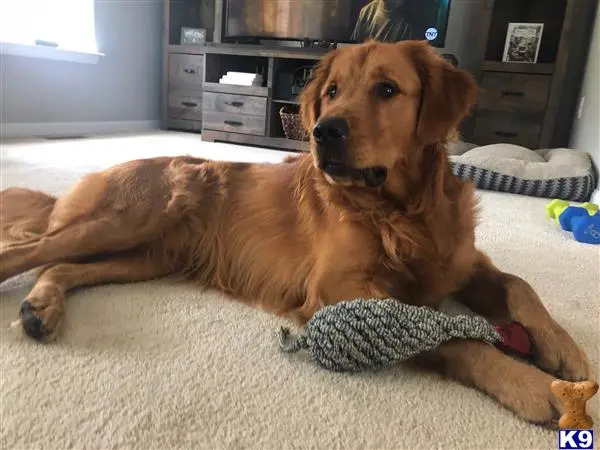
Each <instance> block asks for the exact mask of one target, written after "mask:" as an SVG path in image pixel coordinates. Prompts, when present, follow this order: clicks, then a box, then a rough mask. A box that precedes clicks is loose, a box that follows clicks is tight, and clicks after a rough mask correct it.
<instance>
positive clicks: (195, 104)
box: [168, 89, 202, 120]
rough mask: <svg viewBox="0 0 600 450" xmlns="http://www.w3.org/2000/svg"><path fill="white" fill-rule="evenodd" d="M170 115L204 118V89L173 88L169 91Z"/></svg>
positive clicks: (192, 118)
mask: <svg viewBox="0 0 600 450" xmlns="http://www.w3.org/2000/svg"><path fill="white" fill-rule="evenodd" d="M168 104H169V109H168V116H169V117H173V118H176V119H189V120H202V91H201V90H193V89H192V90H187V89H172V90H170V91H169V100H168Z"/></svg>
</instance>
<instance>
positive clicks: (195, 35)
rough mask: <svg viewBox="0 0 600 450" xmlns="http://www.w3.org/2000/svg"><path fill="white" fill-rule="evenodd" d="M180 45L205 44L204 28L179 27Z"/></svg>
mask: <svg viewBox="0 0 600 450" xmlns="http://www.w3.org/2000/svg"><path fill="white" fill-rule="evenodd" d="M180 41H181V45H186V44H200V45H202V44H205V43H206V30H205V29H204V28H188V27H181V39H180Z"/></svg>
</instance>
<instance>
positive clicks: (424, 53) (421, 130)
mask: <svg viewBox="0 0 600 450" xmlns="http://www.w3.org/2000/svg"><path fill="white" fill-rule="evenodd" d="M410 53H411V57H412V60H413V62H414V64H415V68H416V70H417V73H418V74H419V78H420V80H421V94H420V99H419V107H418V113H417V126H416V133H417V137H418V138H419V139H420V140H421V142H423V143H425V144H431V143H433V142H436V141H440V140H445V139H446V138H447V137H448V135H449V134H451V133H453V132H454V130H455V129H456V127H457V126H458V125H459V124H460V122H461V121H462V120H463V119H464V118H465V117H466V116H467V114H468V113H469V110H470V109H471V107H472V106H473V105H474V104H475V103H476V102H477V95H478V88H477V84H476V83H475V80H474V79H473V77H471V75H469V74H468V73H467V72H466V71H464V70H462V69H459V68H457V67H455V66H454V65H453V64H451V63H450V62H448V61H447V60H445V59H444V58H443V57H442V56H441V55H439V54H438V53H437V52H436V51H435V50H434V49H433V47H431V45H429V44H428V43H427V42H417V43H415V44H414V45H413V46H412V47H411V49H410Z"/></svg>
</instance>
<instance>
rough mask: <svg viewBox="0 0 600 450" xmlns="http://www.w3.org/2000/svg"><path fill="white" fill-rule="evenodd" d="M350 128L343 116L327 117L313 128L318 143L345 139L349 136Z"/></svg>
mask: <svg viewBox="0 0 600 450" xmlns="http://www.w3.org/2000/svg"><path fill="white" fill-rule="evenodd" d="M349 133H350V128H349V127H348V122H347V121H346V119H344V118H343V117H327V118H325V119H322V120H320V121H319V122H318V123H317V124H316V125H315V127H314V128H313V132H312V134H313V136H314V138H315V141H316V142H317V143H318V144H326V143H333V142H340V141H344V140H346V139H347V138H348V134H349Z"/></svg>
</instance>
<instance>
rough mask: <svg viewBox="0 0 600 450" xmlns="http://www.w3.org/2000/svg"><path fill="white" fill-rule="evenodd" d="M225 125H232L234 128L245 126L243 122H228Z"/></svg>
mask: <svg viewBox="0 0 600 450" xmlns="http://www.w3.org/2000/svg"><path fill="white" fill-rule="evenodd" d="M225 125H231V126H232V127H241V126H242V125H244V124H243V123H242V122H238V121H237V120H226V121H225Z"/></svg>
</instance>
